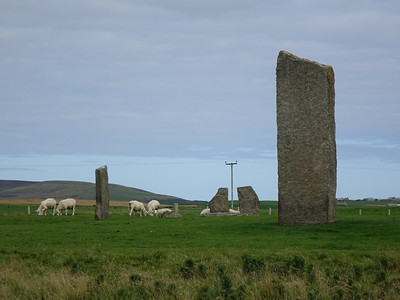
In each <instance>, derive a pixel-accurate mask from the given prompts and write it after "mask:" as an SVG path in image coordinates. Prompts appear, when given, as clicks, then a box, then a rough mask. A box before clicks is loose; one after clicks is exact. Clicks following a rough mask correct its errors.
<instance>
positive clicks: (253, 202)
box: [237, 186, 260, 215]
mask: <svg viewBox="0 0 400 300" xmlns="http://www.w3.org/2000/svg"><path fill="white" fill-rule="evenodd" d="M237 192H238V197H239V208H240V214H242V215H258V214H259V213H260V200H259V199H258V196H257V194H256V192H255V191H254V189H253V187H251V186H242V187H238V188H237Z"/></svg>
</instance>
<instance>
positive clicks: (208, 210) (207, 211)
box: [200, 208, 210, 217]
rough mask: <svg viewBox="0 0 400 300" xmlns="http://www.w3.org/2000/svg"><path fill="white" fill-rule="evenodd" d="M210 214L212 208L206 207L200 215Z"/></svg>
mask: <svg viewBox="0 0 400 300" xmlns="http://www.w3.org/2000/svg"><path fill="white" fill-rule="evenodd" d="M209 214H210V209H209V208H205V209H203V210H202V211H201V213H200V216H202V217H205V216H207V215H209Z"/></svg>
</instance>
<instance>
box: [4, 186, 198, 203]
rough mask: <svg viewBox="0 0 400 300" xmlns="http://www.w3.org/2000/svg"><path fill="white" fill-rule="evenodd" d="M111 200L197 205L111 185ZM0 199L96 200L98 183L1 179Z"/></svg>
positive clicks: (166, 196) (174, 198) (183, 200)
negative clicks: (155, 200)
mask: <svg viewBox="0 0 400 300" xmlns="http://www.w3.org/2000/svg"><path fill="white" fill-rule="evenodd" d="M108 187H109V191H110V200H113V201H130V200H138V201H144V202H147V201H150V200H152V199H157V200H158V201H160V203H162V204H172V203H179V204H189V203H190V204H194V203H196V202H195V201H189V200H185V199H182V198H178V197H174V196H168V195H161V194H155V193H151V192H148V191H144V190H141V189H136V188H131V187H126V186H123V185H118V184H109V186H108ZM0 198H7V199H45V198H55V199H64V198H76V199H85V200H95V199H96V184H94V183H90V182H82V181H19V180H0Z"/></svg>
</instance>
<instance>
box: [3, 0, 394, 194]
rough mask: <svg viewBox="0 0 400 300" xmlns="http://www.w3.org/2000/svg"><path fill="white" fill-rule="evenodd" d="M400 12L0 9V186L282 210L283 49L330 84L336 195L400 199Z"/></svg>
mask: <svg viewBox="0 0 400 300" xmlns="http://www.w3.org/2000/svg"><path fill="white" fill-rule="evenodd" d="M398 28H400V3H399V2H398V1H395V0H387V1H368V0H367V1H362V2H360V1H357V2H356V1H342V0H339V1H335V2H331V1H312V0H304V1H293V0H289V1H261V0H260V1H258V0H256V1H247V0H246V1H245V0H230V1H227V0H214V1H209V0H204V1H183V0H171V1H164V0H149V1H135V0H134V1H120V0H117V1H111V0H97V1H73V0H72V1H71V0H70V1H64V0H58V1H49V0H43V1H39V2H38V1H7V0H2V1H1V2H0V43H1V45H2V47H0V103H1V112H2V114H1V115H2V117H1V118H0V128H1V130H0V140H1V146H0V179H20V180H61V179H62V180H84V181H90V182H94V170H95V168H97V167H99V166H101V165H104V164H107V165H108V168H109V176H110V182H112V183H118V184H123V185H128V186H133V187H137V188H143V189H147V190H150V191H153V192H158V193H166V194H171V195H176V196H180V197H183V198H187V199H201V200H209V199H211V197H212V196H213V195H214V194H215V192H216V190H217V188H218V187H221V186H227V187H228V186H229V185H230V169H229V167H227V166H225V161H236V160H237V161H238V165H237V166H235V186H243V185H252V186H253V187H254V189H255V191H256V192H257V193H258V194H259V197H260V198H261V199H277V190H278V187H277V162H276V117H275V113H276V104H275V103H276V91H275V84H276V82H275V68H276V59H277V56H278V53H279V51H280V50H286V51H289V52H292V53H294V54H296V55H298V56H300V57H304V58H307V59H311V60H315V61H318V62H320V63H323V64H328V65H331V66H332V67H333V69H334V72H335V90H336V107H335V109H336V137H337V153H338V188H337V196H338V197H347V196H349V197H351V198H364V197H378V198H386V197H391V196H400V190H399V187H398V183H397V181H398V180H397V178H399V175H400V134H399V130H398V128H399V127H400V126H399V125H400V124H399V123H400V121H399V120H400V101H399V95H400V56H399V55H398V53H400V38H399V34H398Z"/></svg>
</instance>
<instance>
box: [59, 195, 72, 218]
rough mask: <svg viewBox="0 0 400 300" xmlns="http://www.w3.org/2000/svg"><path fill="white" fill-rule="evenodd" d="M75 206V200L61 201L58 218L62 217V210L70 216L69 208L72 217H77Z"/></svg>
mask: <svg viewBox="0 0 400 300" xmlns="http://www.w3.org/2000/svg"><path fill="white" fill-rule="evenodd" d="M75 206H76V201H75V199H72V198H67V199H64V200H61V201H60V203H58V206H57V209H56V213H57V216H61V215H62V210H65V215H68V208H71V209H72V215H75Z"/></svg>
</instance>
